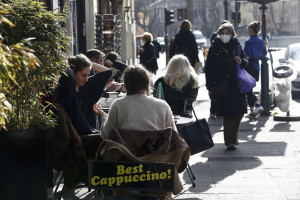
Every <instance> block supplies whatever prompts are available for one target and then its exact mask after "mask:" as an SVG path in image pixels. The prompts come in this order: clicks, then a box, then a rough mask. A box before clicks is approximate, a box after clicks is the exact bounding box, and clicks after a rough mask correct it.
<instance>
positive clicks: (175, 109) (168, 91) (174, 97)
mask: <svg viewBox="0 0 300 200" xmlns="http://www.w3.org/2000/svg"><path fill="white" fill-rule="evenodd" d="M159 82H161V83H162V88H163V92H164V97H165V100H166V102H167V103H168V104H169V106H170V107H171V110H172V113H173V115H180V116H183V117H192V104H193V102H194V101H195V100H196V98H197V95H198V89H199V88H192V83H191V82H190V83H189V84H188V85H187V86H185V87H184V88H183V89H182V91H178V90H176V89H174V88H172V87H170V86H169V85H167V84H166V83H165V81H164V78H163V77H161V78H159V79H157V81H156V82H155V84H154V90H153V94H154V96H155V94H156V90H157V86H158V83H159ZM185 100H186V101H185ZM185 102H186V104H185ZM184 108H185V109H184Z"/></svg>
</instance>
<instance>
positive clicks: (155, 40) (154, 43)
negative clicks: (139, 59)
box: [152, 35, 162, 58]
mask: <svg viewBox="0 0 300 200" xmlns="http://www.w3.org/2000/svg"><path fill="white" fill-rule="evenodd" d="M152 43H153V45H154V47H155V54H156V58H159V52H161V51H162V48H161V45H160V44H159V42H158V41H157V37H156V35H154V36H153V41H152Z"/></svg>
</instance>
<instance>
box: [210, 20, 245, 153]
mask: <svg viewBox="0 0 300 200" xmlns="http://www.w3.org/2000/svg"><path fill="white" fill-rule="evenodd" d="M238 46H240V43H239V41H238V39H237V38H236V34H235V30H234V28H233V26H232V24H230V23H225V24H222V25H221V26H220V27H219V29H218V36H217V37H216V38H215V39H214V41H213V45H212V46H211V47H210V49H209V52H208V57H207V60H206V64H205V77H206V87H207V90H208V91H209V95H210V96H211V95H212V88H213V87H214V84H215V83H216V82H217V81H220V80H222V81H227V83H228V88H227V89H226V91H227V93H228V95H227V96H225V97H224V98H223V99H221V100H217V103H216V104H217V109H216V111H217V115H218V116H222V117H223V126H224V141H225V145H226V146H227V149H228V150H235V149H236V145H237V144H238V133H239V126H240V122H241V120H242V118H243V116H244V113H247V105H246V95H244V94H242V93H241V92H240V90H239V88H238V84H237V79H236V73H237V69H236V64H239V65H240V66H241V67H246V66H247V64H248V61H247V59H246V56H245V54H244V52H243V51H242V52H241V55H240V56H238V55H237V49H238Z"/></svg>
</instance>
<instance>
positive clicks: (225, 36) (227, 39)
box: [220, 34, 231, 44]
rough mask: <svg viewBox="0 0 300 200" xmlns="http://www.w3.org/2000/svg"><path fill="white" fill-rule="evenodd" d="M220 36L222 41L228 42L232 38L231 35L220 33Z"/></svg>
mask: <svg viewBox="0 0 300 200" xmlns="http://www.w3.org/2000/svg"><path fill="white" fill-rule="evenodd" d="M220 38H221V41H222V42H223V43H225V44H226V43H228V42H229V41H230V39H231V37H230V35H225V34H224V35H220Z"/></svg>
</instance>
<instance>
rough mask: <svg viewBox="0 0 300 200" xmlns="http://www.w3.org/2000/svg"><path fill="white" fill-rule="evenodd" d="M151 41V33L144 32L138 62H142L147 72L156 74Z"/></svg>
mask: <svg viewBox="0 0 300 200" xmlns="http://www.w3.org/2000/svg"><path fill="white" fill-rule="evenodd" d="M152 41H153V36H152V34H151V33H149V32H145V33H144V34H143V37H142V43H143V44H144V45H143V47H141V48H140V64H142V65H143V66H144V67H145V68H146V69H147V70H148V71H149V72H151V73H154V74H156V71H157V70H158V65H157V57H156V50H155V47H154V44H153V43H152Z"/></svg>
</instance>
